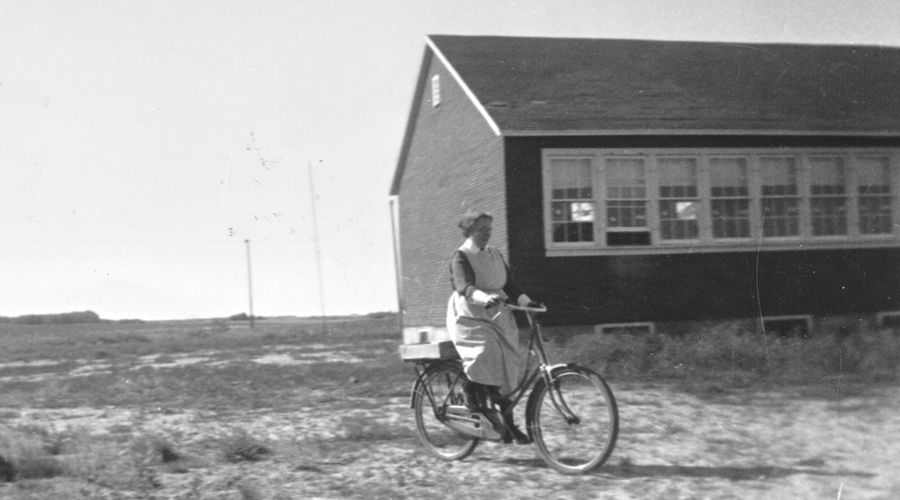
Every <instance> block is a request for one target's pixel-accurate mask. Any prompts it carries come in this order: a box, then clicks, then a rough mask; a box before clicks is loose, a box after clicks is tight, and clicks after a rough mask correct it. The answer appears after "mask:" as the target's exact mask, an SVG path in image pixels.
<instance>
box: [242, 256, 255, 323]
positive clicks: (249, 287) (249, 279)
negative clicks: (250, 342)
mask: <svg viewBox="0 0 900 500" xmlns="http://www.w3.org/2000/svg"><path fill="white" fill-rule="evenodd" d="M244 243H246V244H247V290H248V291H249V292H250V329H251V330H252V329H253V272H252V271H251V269H250V240H249V239H247V240H244Z"/></svg>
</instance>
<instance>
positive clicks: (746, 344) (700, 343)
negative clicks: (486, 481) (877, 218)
mask: <svg viewBox="0 0 900 500" xmlns="http://www.w3.org/2000/svg"><path fill="white" fill-rule="evenodd" d="M548 348H550V349H551V353H550V355H551V359H552V360H553V361H556V362H565V361H573V362H576V363H578V364H582V365H586V366H589V367H592V368H594V369H596V370H598V371H601V372H602V373H604V374H605V375H608V376H611V377H615V376H617V377H626V378H634V377H637V378H643V377H648V376H652V377H654V378H662V379H672V378H675V379H691V378H694V379H710V378H715V377H730V378H736V379H748V378H749V377H754V378H758V377H767V378H770V379H775V380H779V381H786V382H790V381H794V382H806V381H809V380H817V379H821V378H822V377H828V376H838V375H854V376H857V377H861V378H863V379H886V378H891V377H897V376H898V375H900V336H898V335H897V334H896V333H895V332H893V331H892V330H880V331H860V332H857V333H854V334H852V335H849V336H848V335H842V334H841V332H839V331H835V332H823V331H820V332H813V334H812V335H811V336H809V337H796V336H795V337H782V336H779V335H772V334H767V333H764V332H756V331H748V330H747V328H746V326H745V325H742V324H740V323H733V324H732V323H722V324H718V325H703V326H701V327H699V328H698V329H696V330H694V331H692V332H684V333H682V334H680V335H665V334H649V335H634V334H603V335H599V334H583V335H579V336H575V337H572V338H570V339H567V340H566V342H565V344H564V345H559V344H551V345H550V346H548Z"/></svg>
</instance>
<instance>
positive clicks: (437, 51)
mask: <svg viewBox="0 0 900 500" xmlns="http://www.w3.org/2000/svg"><path fill="white" fill-rule="evenodd" d="M426 42H427V47H426V50H425V56H424V58H423V61H422V67H421V68H420V73H419V79H418V82H417V87H416V92H415V95H414V98H413V108H412V109H411V111H410V117H409V121H408V123H407V129H406V134H405V137H404V142H403V146H402V148H401V152H400V158H399V161H398V163H397V169H396V171H395V172H394V180H393V183H392V186H391V194H392V195H396V194H397V193H398V192H399V189H400V180H401V178H402V176H403V171H404V169H405V164H406V155H407V150H408V148H409V143H410V140H411V138H412V135H413V131H414V129H415V126H416V123H415V117H416V113H417V112H418V110H417V109H416V106H417V105H418V104H419V103H420V102H421V97H422V92H423V91H424V88H425V84H426V82H425V79H426V78H427V76H428V75H427V72H428V68H427V66H428V65H429V64H430V63H431V60H432V56H436V57H437V58H438V59H439V60H440V61H442V62H443V64H444V65H446V66H447V69H448V71H449V72H450V74H451V75H453V78H455V79H456V80H457V83H459V84H460V86H461V87H462V88H463V90H464V91H465V93H466V94H467V95H468V97H469V99H470V100H471V101H472V104H473V105H474V106H475V107H476V108H477V109H478V110H479V111H480V112H481V113H482V116H484V119H485V121H486V122H487V124H488V125H490V126H491V128H492V129H493V130H494V132H495V133H496V134H497V135H506V136H513V135H642V134H668V135H676V134H710V135H720V134H733V135H742V134H753V135H760V134H771V135H780V134H789V135H822V136H828V135H861V136H900V48H897V47H875V46H855V45H854V46H838V45H796V44H759V43H713V42H670V41H648V40H610V39H587V38H526V37H497V36H454V35H430V36H428V37H427V39H426Z"/></svg>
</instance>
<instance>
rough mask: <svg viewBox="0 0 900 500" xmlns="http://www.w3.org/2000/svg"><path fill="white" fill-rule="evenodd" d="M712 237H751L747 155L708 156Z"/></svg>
mask: <svg viewBox="0 0 900 500" xmlns="http://www.w3.org/2000/svg"><path fill="white" fill-rule="evenodd" d="M709 163H710V167H709V176H710V184H711V188H710V201H711V203H712V209H711V211H712V237H713V238H719V239H722V238H749V237H750V187H749V183H748V179H749V176H748V174H747V159H746V158H722V157H713V158H710V159H709Z"/></svg>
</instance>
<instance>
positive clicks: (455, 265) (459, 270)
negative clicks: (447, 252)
mask: <svg viewBox="0 0 900 500" xmlns="http://www.w3.org/2000/svg"><path fill="white" fill-rule="evenodd" d="M450 283H451V285H452V286H453V290H455V291H457V292H459V293H460V294H461V295H465V297H466V298H467V299H471V298H472V292H474V291H475V290H477V288H475V270H474V269H472V264H470V263H469V259H468V258H467V257H466V255H465V254H464V253H462V252H461V251H459V250H457V251H456V252H454V253H453V257H451V258H450Z"/></svg>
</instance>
